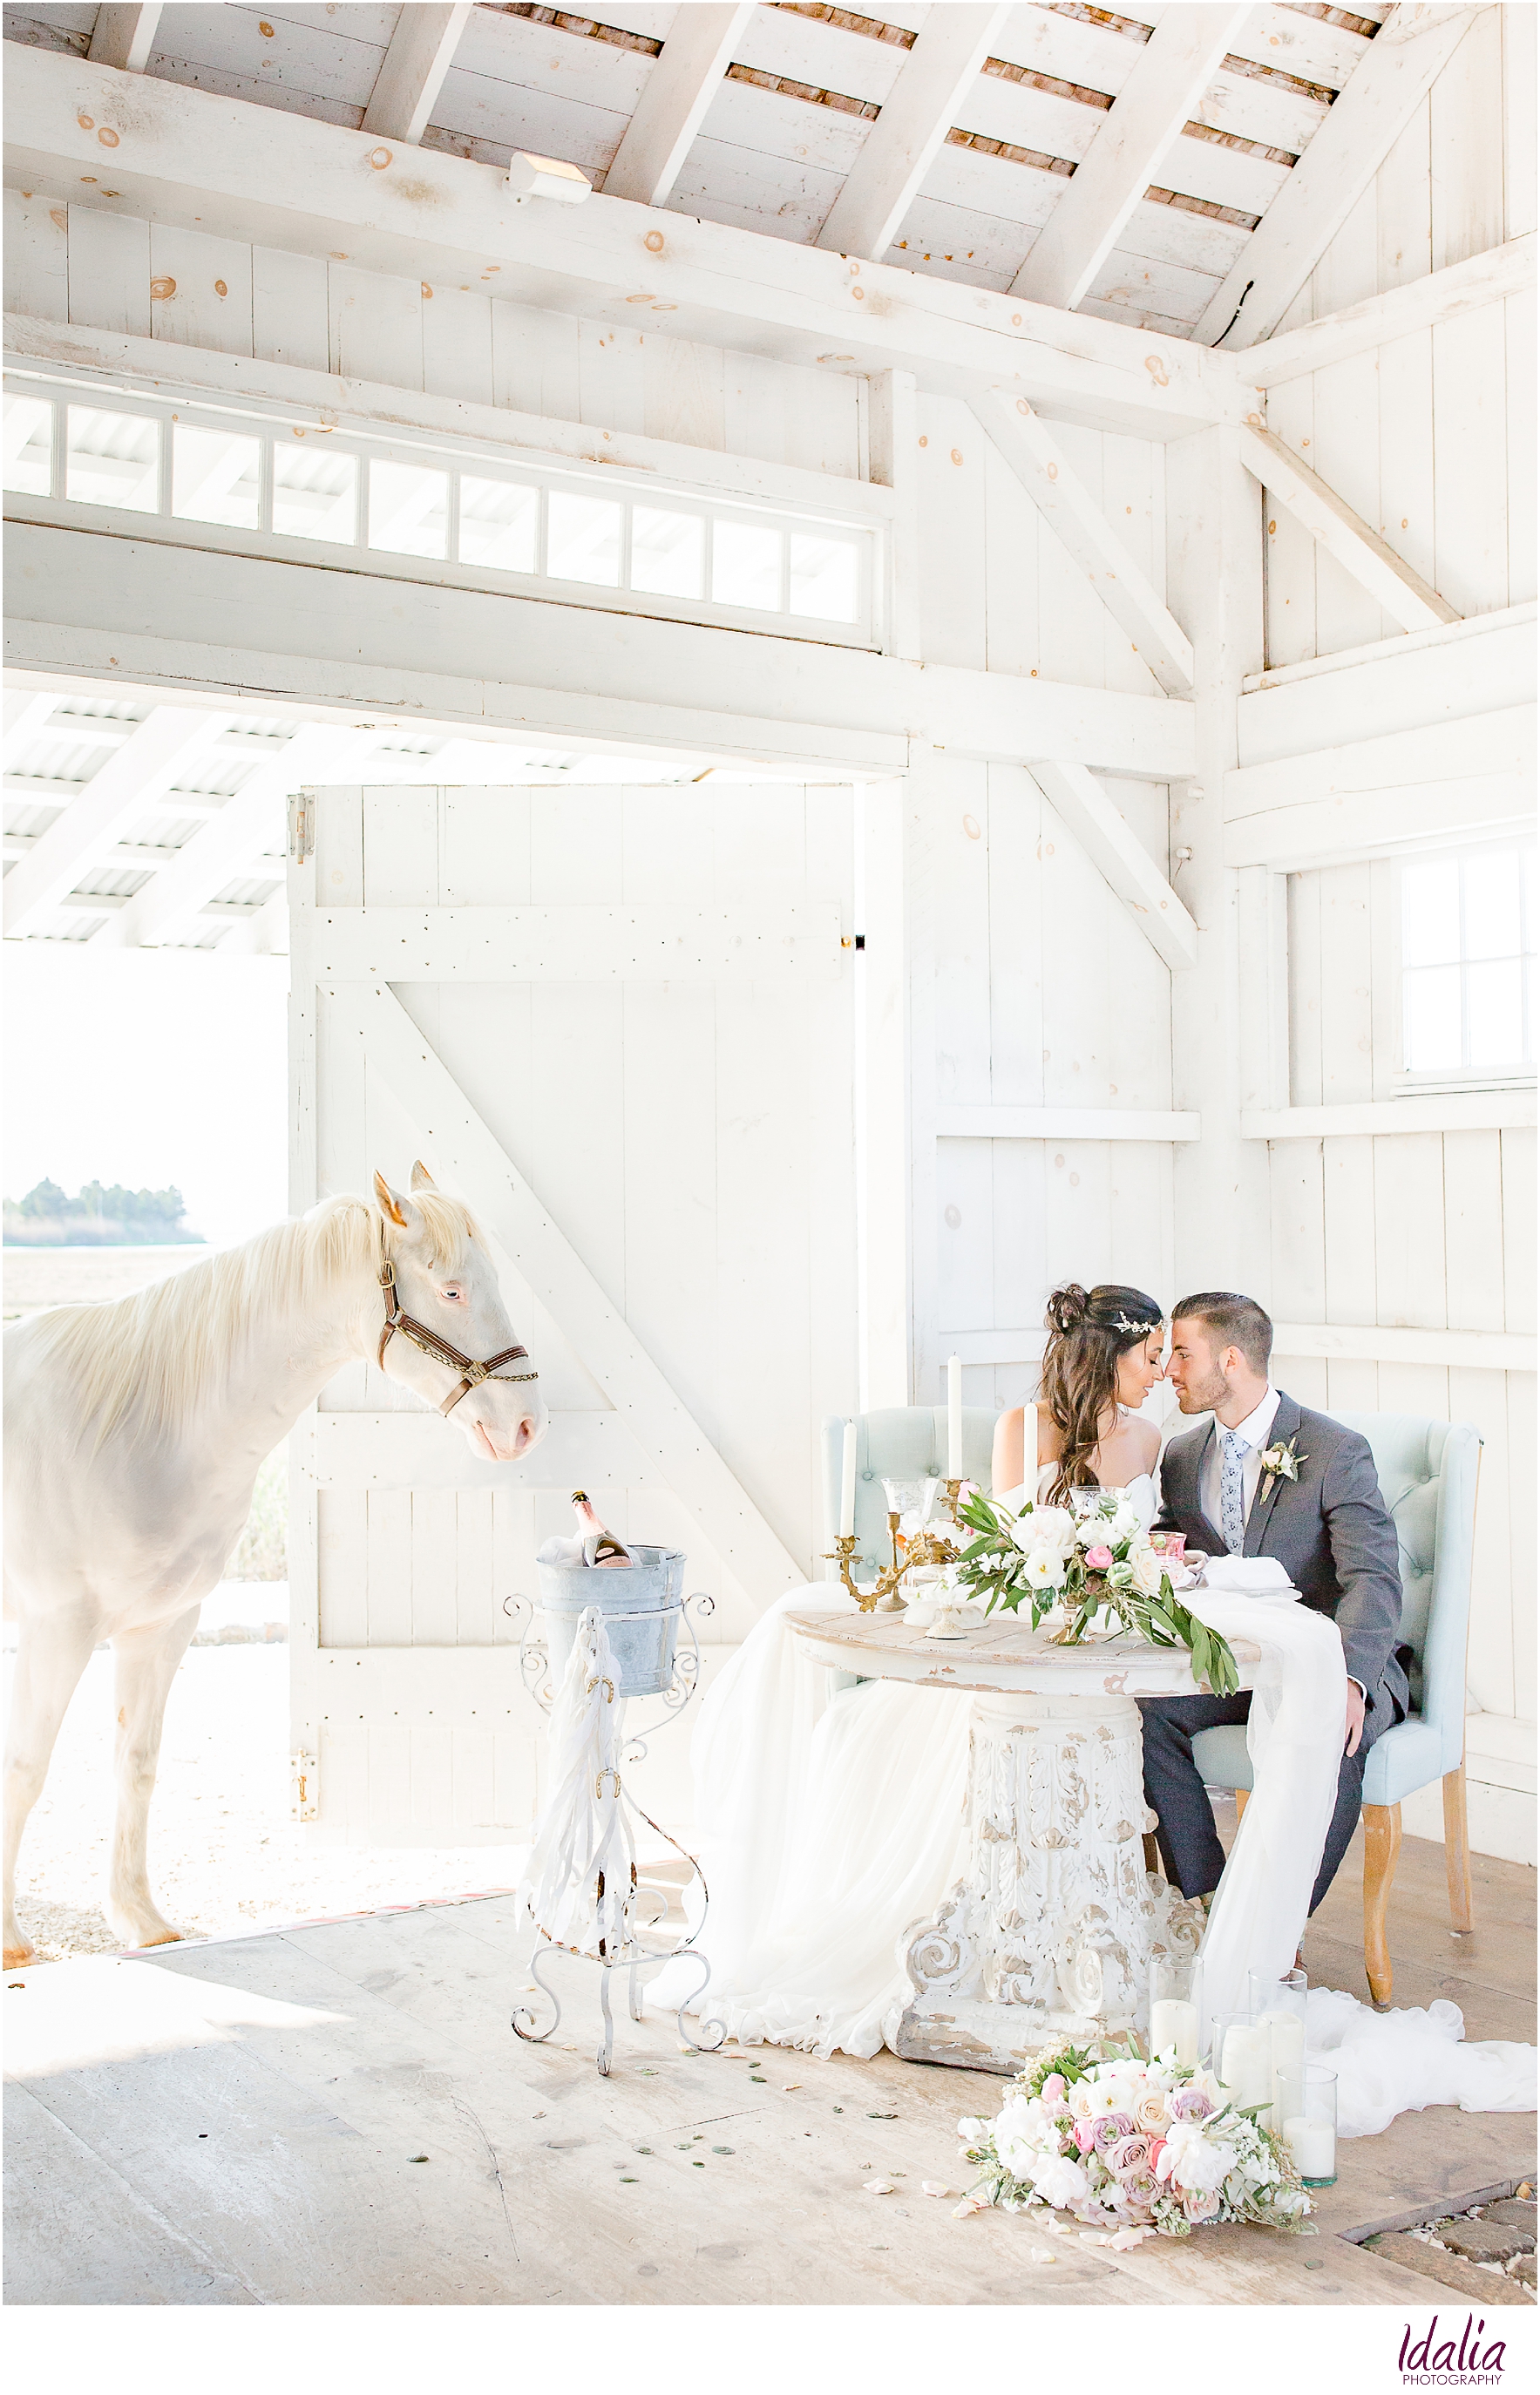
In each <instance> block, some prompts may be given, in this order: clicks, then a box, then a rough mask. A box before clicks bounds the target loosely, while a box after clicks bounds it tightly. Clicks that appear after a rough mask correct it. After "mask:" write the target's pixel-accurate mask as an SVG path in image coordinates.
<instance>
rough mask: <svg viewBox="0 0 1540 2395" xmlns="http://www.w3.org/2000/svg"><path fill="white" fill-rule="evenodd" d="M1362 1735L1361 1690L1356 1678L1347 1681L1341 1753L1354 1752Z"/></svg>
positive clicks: (1356, 1751) (1357, 1749)
mask: <svg viewBox="0 0 1540 2395" xmlns="http://www.w3.org/2000/svg"><path fill="white" fill-rule="evenodd" d="M1362 1736H1363V1690H1362V1689H1361V1687H1359V1684H1358V1682H1357V1681H1356V1680H1349V1681H1348V1683H1347V1735H1346V1737H1345V1739H1344V1740H1343V1753H1345V1754H1356V1753H1358V1751H1359V1740H1360V1739H1361V1737H1362Z"/></svg>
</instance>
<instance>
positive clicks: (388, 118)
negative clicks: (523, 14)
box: [363, 0, 471, 141]
mask: <svg viewBox="0 0 1540 2395" xmlns="http://www.w3.org/2000/svg"><path fill="white" fill-rule="evenodd" d="M470 14H471V7H470V0H464V5H463V6H459V7H438V6H433V5H429V0H416V5H415V6H414V7H409V8H403V10H402V12H401V14H400V16H399V17H398V18H397V19H396V27H395V32H394V33H392V35H391V46H390V48H389V49H388V50H387V51H386V53H385V62H384V64H383V65H382V66H381V68H380V70H379V73H378V76H377V77H376V79H375V87H374V89H373V91H372V92H371V93H370V94H369V105H368V107H367V108H366V109H365V112H364V126H363V129H364V131H365V133H384V134H387V135H389V137H390V139H392V141H420V140H421V139H422V137H423V135H424V134H425V133H426V132H427V130H428V126H429V121H430V119H431V114H432V108H433V102H434V100H435V99H437V98H438V96H439V93H440V91H441V90H442V89H443V87H444V78H445V75H446V74H447V73H448V72H449V69H450V67H451V66H452V65H453V63H454V58H455V52H456V50H457V49H458V46H459V37H460V35H461V33H463V32H464V31H465V25H466V20H467V19H468V18H469V16H470Z"/></svg>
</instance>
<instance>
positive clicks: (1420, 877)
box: [1401, 847, 1540, 1075]
mask: <svg viewBox="0 0 1540 2395" xmlns="http://www.w3.org/2000/svg"><path fill="white" fill-rule="evenodd" d="M1537 933H1540V900H1537V895H1536V885H1535V851H1534V849H1533V847H1530V848H1476V849H1468V850H1466V851H1465V852H1463V853H1448V854H1444V855H1439V856H1428V857H1421V858H1419V859H1418V860H1417V861H1416V862H1415V863H1414V864H1410V865H1404V866H1403V867H1401V1061H1402V1064H1403V1066H1404V1069H1405V1070H1406V1071H1407V1072H1408V1073H1414V1074H1419V1075H1433V1074H1450V1075H1454V1074H1458V1073H1483V1072H1484V1073H1516V1072H1521V1071H1522V1070H1523V1069H1524V1067H1525V1066H1526V1065H1533V1063H1534V1060H1535V1054H1536V1039H1535V1021H1534V1015H1535V1004H1536V979H1537V975H1540V960H1537V959H1536V955H1535V947H1536V934H1537Z"/></svg>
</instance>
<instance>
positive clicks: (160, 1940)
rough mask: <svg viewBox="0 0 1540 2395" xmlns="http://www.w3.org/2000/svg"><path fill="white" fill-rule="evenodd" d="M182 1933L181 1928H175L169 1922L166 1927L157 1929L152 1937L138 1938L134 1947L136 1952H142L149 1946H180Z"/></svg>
mask: <svg viewBox="0 0 1540 2395" xmlns="http://www.w3.org/2000/svg"><path fill="white" fill-rule="evenodd" d="M181 1935H182V1934H181V1931H180V1930H179V1929H173V1928H172V1926H171V1925H170V1923H169V1922H167V1923H166V1925H165V1927H164V1928H162V1929H157V1930H155V1931H154V1932H153V1934H152V1935H151V1936H150V1937H148V1938H136V1939H135V1940H134V1949H135V1952H143V1950H144V1948H145V1947H147V1946H179V1945H180V1944H181Z"/></svg>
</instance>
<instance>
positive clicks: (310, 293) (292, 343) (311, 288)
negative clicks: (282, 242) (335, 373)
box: [251, 244, 331, 374]
mask: <svg viewBox="0 0 1540 2395" xmlns="http://www.w3.org/2000/svg"><path fill="white" fill-rule="evenodd" d="M251 354H252V356H253V357H254V358H260V359H262V360H263V361H264V362H265V363H266V364H270V365H280V366H306V367H309V369H310V370H311V371H312V373H314V374H326V373H328V372H329V371H330V354H331V336H330V324H329V319H328V316H327V310H326V261H325V258H301V257H299V256H298V255H297V254H296V253H295V252H294V251H293V250H287V249H264V248H263V247H262V246H261V245H260V244H258V245H256V246H254V247H253V249H252V253H251Z"/></svg>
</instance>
